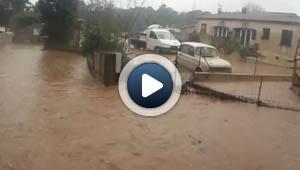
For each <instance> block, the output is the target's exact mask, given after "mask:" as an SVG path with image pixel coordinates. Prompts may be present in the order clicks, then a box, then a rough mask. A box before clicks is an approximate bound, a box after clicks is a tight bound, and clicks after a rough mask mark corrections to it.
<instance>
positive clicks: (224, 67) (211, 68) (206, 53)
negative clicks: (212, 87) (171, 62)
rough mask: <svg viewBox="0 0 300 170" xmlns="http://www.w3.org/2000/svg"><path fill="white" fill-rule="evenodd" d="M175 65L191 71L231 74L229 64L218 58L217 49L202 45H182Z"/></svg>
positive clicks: (194, 43) (192, 43)
mask: <svg viewBox="0 0 300 170" xmlns="http://www.w3.org/2000/svg"><path fill="white" fill-rule="evenodd" d="M176 64H178V65H180V66H183V67H185V68H187V69H189V70H193V71H194V70H196V71H200V72H223V73H231V72H232V66H231V64H230V63H229V62H228V61H226V60H224V59H221V58H220V57H219V55H218V52H217V49H216V48H215V47H213V46H211V45H207V44H203V43H196V42H185V43H182V44H181V46H180V49H179V51H178V54H177V58H176Z"/></svg>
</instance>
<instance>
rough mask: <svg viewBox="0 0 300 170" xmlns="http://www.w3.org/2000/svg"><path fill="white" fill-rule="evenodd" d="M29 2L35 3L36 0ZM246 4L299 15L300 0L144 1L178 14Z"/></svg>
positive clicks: (231, 8) (239, 6) (235, 7)
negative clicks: (165, 7)
mask: <svg viewBox="0 0 300 170" xmlns="http://www.w3.org/2000/svg"><path fill="white" fill-rule="evenodd" d="M31 1H33V2H35V1H37V0H31ZM86 1H88V0H86ZM115 1H126V0H115ZM139 1H143V0H139ZM195 2H196V3H195ZM247 2H253V3H257V4H259V5H261V6H263V8H264V9H266V10H267V11H272V12H291V13H297V14H298V15H300V0H146V3H145V4H144V6H152V7H153V8H155V9H157V8H158V7H159V6H160V5H162V4H163V3H165V4H166V5H167V6H169V7H171V8H173V9H175V10H176V11H179V12H182V11H190V10H193V9H200V10H202V11H210V12H213V13H216V12H217V8H218V4H220V5H222V6H223V11H240V10H241V7H242V6H244V5H245V4H247ZM194 4H195V6H194ZM116 5H117V6H121V5H122V6H124V5H125V3H124V2H123V3H117V4H116ZM138 5H140V4H138Z"/></svg>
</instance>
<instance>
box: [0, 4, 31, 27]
mask: <svg viewBox="0 0 300 170" xmlns="http://www.w3.org/2000/svg"><path fill="white" fill-rule="evenodd" d="M30 5H31V3H30V2H29V0H0V26H5V27H8V26H9V23H10V19H11V18H12V17H13V16H14V15H16V14H17V13H18V12H24V11H25V10H26V9H28V8H29V7H30Z"/></svg>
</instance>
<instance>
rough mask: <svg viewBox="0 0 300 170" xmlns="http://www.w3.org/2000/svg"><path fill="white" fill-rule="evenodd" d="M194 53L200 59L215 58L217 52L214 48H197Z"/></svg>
mask: <svg viewBox="0 0 300 170" xmlns="http://www.w3.org/2000/svg"><path fill="white" fill-rule="evenodd" d="M196 52H197V54H198V55H199V56H202V57H217V56H218V52H217V50H216V49H215V48H210V47H201V48H197V49H196Z"/></svg>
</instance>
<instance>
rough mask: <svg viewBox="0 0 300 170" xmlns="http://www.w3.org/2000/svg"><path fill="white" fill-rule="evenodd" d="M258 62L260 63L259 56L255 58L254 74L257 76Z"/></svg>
mask: <svg viewBox="0 0 300 170" xmlns="http://www.w3.org/2000/svg"><path fill="white" fill-rule="evenodd" d="M257 62H258V56H256V57H255V65H254V73H253V75H256V69H257Z"/></svg>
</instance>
